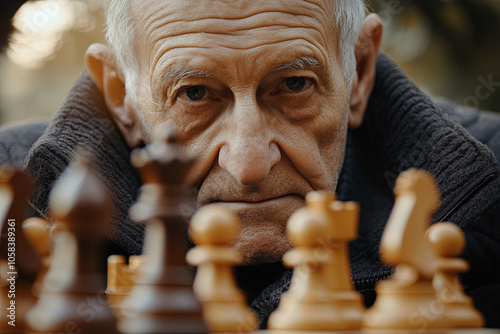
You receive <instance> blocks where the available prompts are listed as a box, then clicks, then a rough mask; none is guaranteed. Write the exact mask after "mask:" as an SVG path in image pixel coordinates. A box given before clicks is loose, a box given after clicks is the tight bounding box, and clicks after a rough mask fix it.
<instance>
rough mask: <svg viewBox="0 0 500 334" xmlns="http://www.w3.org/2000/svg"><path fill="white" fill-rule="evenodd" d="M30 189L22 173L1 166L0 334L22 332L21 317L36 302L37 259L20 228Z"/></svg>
mask: <svg viewBox="0 0 500 334" xmlns="http://www.w3.org/2000/svg"><path fill="white" fill-rule="evenodd" d="M31 186H32V184H31V180H30V179H29V177H28V176H27V175H26V174H25V173H24V172H22V171H20V170H17V169H15V168H14V167H12V166H8V165H3V166H2V167H0V231H1V240H0V302H1V304H0V306H1V307H0V319H1V320H0V333H23V332H24V331H25V318H24V314H25V313H26V311H27V310H28V309H29V308H31V307H32V305H33V303H34V302H35V298H34V296H33V295H32V294H31V285H32V284H33V281H34V279H35V276H36V272H37V271H38V270H39V268H40V258H39V257H38V255H37V254H36V252H35V250H33V248H32V247H31V245H30V244H29V243H28V241H27V239H26V236H25V235H24V233H23V230H22V228H21V222H22V221H23V219H24V218H25V216H24V215H25V210H26V207H27V200H28V197H29V195H30V192H31Z"/></svg>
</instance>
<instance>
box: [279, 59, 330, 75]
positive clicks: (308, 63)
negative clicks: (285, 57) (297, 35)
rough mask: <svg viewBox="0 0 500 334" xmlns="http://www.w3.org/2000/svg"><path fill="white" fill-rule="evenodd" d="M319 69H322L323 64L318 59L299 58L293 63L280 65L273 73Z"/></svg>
mask: <svg viewBox="0 0 500 334" xmlns="http://www.w3.org/2000/svg"><path fill="white" fill-rule="evenodd" d="M318 67H321V62H320V61H319V60H318V59H316V58H314V57H310V56H304V57H300V58H297V59H295V60H294V61H292V62H289V63H283V64H280V65H279V66H278V67H276V68H275V69H274V70H273V72H280V71H288V70H292V71H293V70H303V69H306V68H318Z"/></svg>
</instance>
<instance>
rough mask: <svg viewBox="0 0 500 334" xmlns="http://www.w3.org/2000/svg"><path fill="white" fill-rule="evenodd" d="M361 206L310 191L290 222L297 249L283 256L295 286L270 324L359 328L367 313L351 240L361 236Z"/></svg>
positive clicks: (298, 327)
mask: <svg viewBox="0 0 500 334" xmlns="http://www.w3.org/2000/svg"><path fill="white" fill-rule="evenodd" d="M358 213H359V207H358V205H357V204H355V203H352V202H346V203H342V202H337V201H335V196H334V195H333V194H330V193H326V192H312V193H309V194H307V196H306V207H305V208H302V209H299V210H298V211H297V212H295V213H294V214H293V215H292V216H291V217H290V220H289V221H288V224H287V235H288V238H289V239H290V241H291V242H292V244H293V245H294V247H295V248H294V249H293V250H291V251H289V252H287V253H286V254H285V256H284V258H283V262H284V263H285V265H287V266H290V267H293V268H294V272H293V276H292V281H291V286H290V290H289V291H288V292H286V293H284V294H283V295H282V297H281V301H280V305H279V307H278V309H277V310H276V311H275V312H273V313H272V314H271V317H270V318H269V322H268V326H269V329H273V330H286V331H350V330H359V329H360V328H361V321H362V316H363V312H364V306H363V302H362V298H361V295H359V294H358V293H357V292H356V291H355V290H354V286H353V283H352V280H351V273H350V269H349V254H348V243H349V241H350V240H353V239H355V238H356V235H357V228H358V224H357V222H358Z"/></svg>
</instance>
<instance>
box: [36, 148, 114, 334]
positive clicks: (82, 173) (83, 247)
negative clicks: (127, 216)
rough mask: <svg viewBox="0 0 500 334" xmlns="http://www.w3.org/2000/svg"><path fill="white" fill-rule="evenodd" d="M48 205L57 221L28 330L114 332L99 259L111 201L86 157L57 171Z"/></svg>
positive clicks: (43, 331) (101, 255)
mask: <svg viewBox="0 0 500 334" xmlns="http://www.w3.org/2000/svg"><path fill="white" fill-rule="evenodd" d="M49 210H50V214H51V216H52V217H53V218H54V220H55V221H57V222H58V223H57V225H59V226H60V227H59V230H58V232H57V233H56V234H55V235H54V238H53V247H54V248H53V255H52V256H51V259H50V266H49V270H48V272H47V274H46V275H45V278H44V280H43V283H42V288H41V293H40V297H39V299H38V302H37V304H36V305H35V306H34V307H33V309H31V310H30V311H29V313H28V315H27V322H28V325H29V327H30V329H31V331H32V332H39V333H40V332H42V333H68V332H72V333H77V332H78V333H115V332H116V328H115V320H114V317H113V316H112V314H111V311H110V310H109V308H108V306H107V304H106V302H105V299H104V298H103V297H102V292H103V291H104V274H103V273H101V270H100V268H101V265H100V264H99V259H102V258H103V254H102V244H103V241H104V238H105V230H106V229H107V225H108V221H109V218H110V211H111V202H110V200H109V198H108V196H107V194H106V192H105V188H104V187H103V185H102V184H101V182H100V181H99V180H98V179H97V177H96V176H95V175H94V174H93V173H92V172H91V171H90V169H89V167H88V165H87V163H86V162H85V161H83V160H82V159H79V158H77V159H76V161H74V162H73V163H72V165H71V166H70V167H69V168H68V169H67V170H66V171H65V172H64V173H63V174H62V175H61V178H60V179H59V180H58V181H57V183H56V185H55V186H54V188H53V190H52V192H51V194H50V199H49Z"/></svg>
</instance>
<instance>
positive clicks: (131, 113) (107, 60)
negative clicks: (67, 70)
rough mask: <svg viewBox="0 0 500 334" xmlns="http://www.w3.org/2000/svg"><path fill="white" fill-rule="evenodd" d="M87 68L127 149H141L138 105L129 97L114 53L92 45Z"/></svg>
mask: <svg viewBox="0 0 500 334" xmlns="http://www.w3.org/2000/svg"><path fill="white" fill-rule="evenodd" d="M85 64H86V66H87V70H88V72H89V74H90V77H91V78H92V80H93V81H94V83H95V84H96V85H97V87H99V89H100V90H101V92H102V94H103V96H104V100H105V101H106V106H107V107H108V110H109V112H110V114H111V117H112V118H113V120H114V121H115V123H116V125H117V126H118V128H119V129H120V132H121V133H122V135H123V138H124V139H125V141H126V142H127V145H128V146H129V147H131V148H133V147H138V146H141V145H142V144H143V143H144V138H145V136H144V128H143V126H142V122H141V120H140V118H139V114H138V110H137V107H136V105H135V104H134V103H133V102H132V100H131V99H130V98H129V97H128V96H127V92H126V89H125V80H124V78H123V74H122V72H121V70H120V68H119V66H118V64H117V62H116V57H115V54H114V53H113V51H111V49H110V48H108V47H107V46H106V45H103V44H92V45H91V46H89V48H88V49H87V52H86V53H85Z"/></svg>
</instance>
